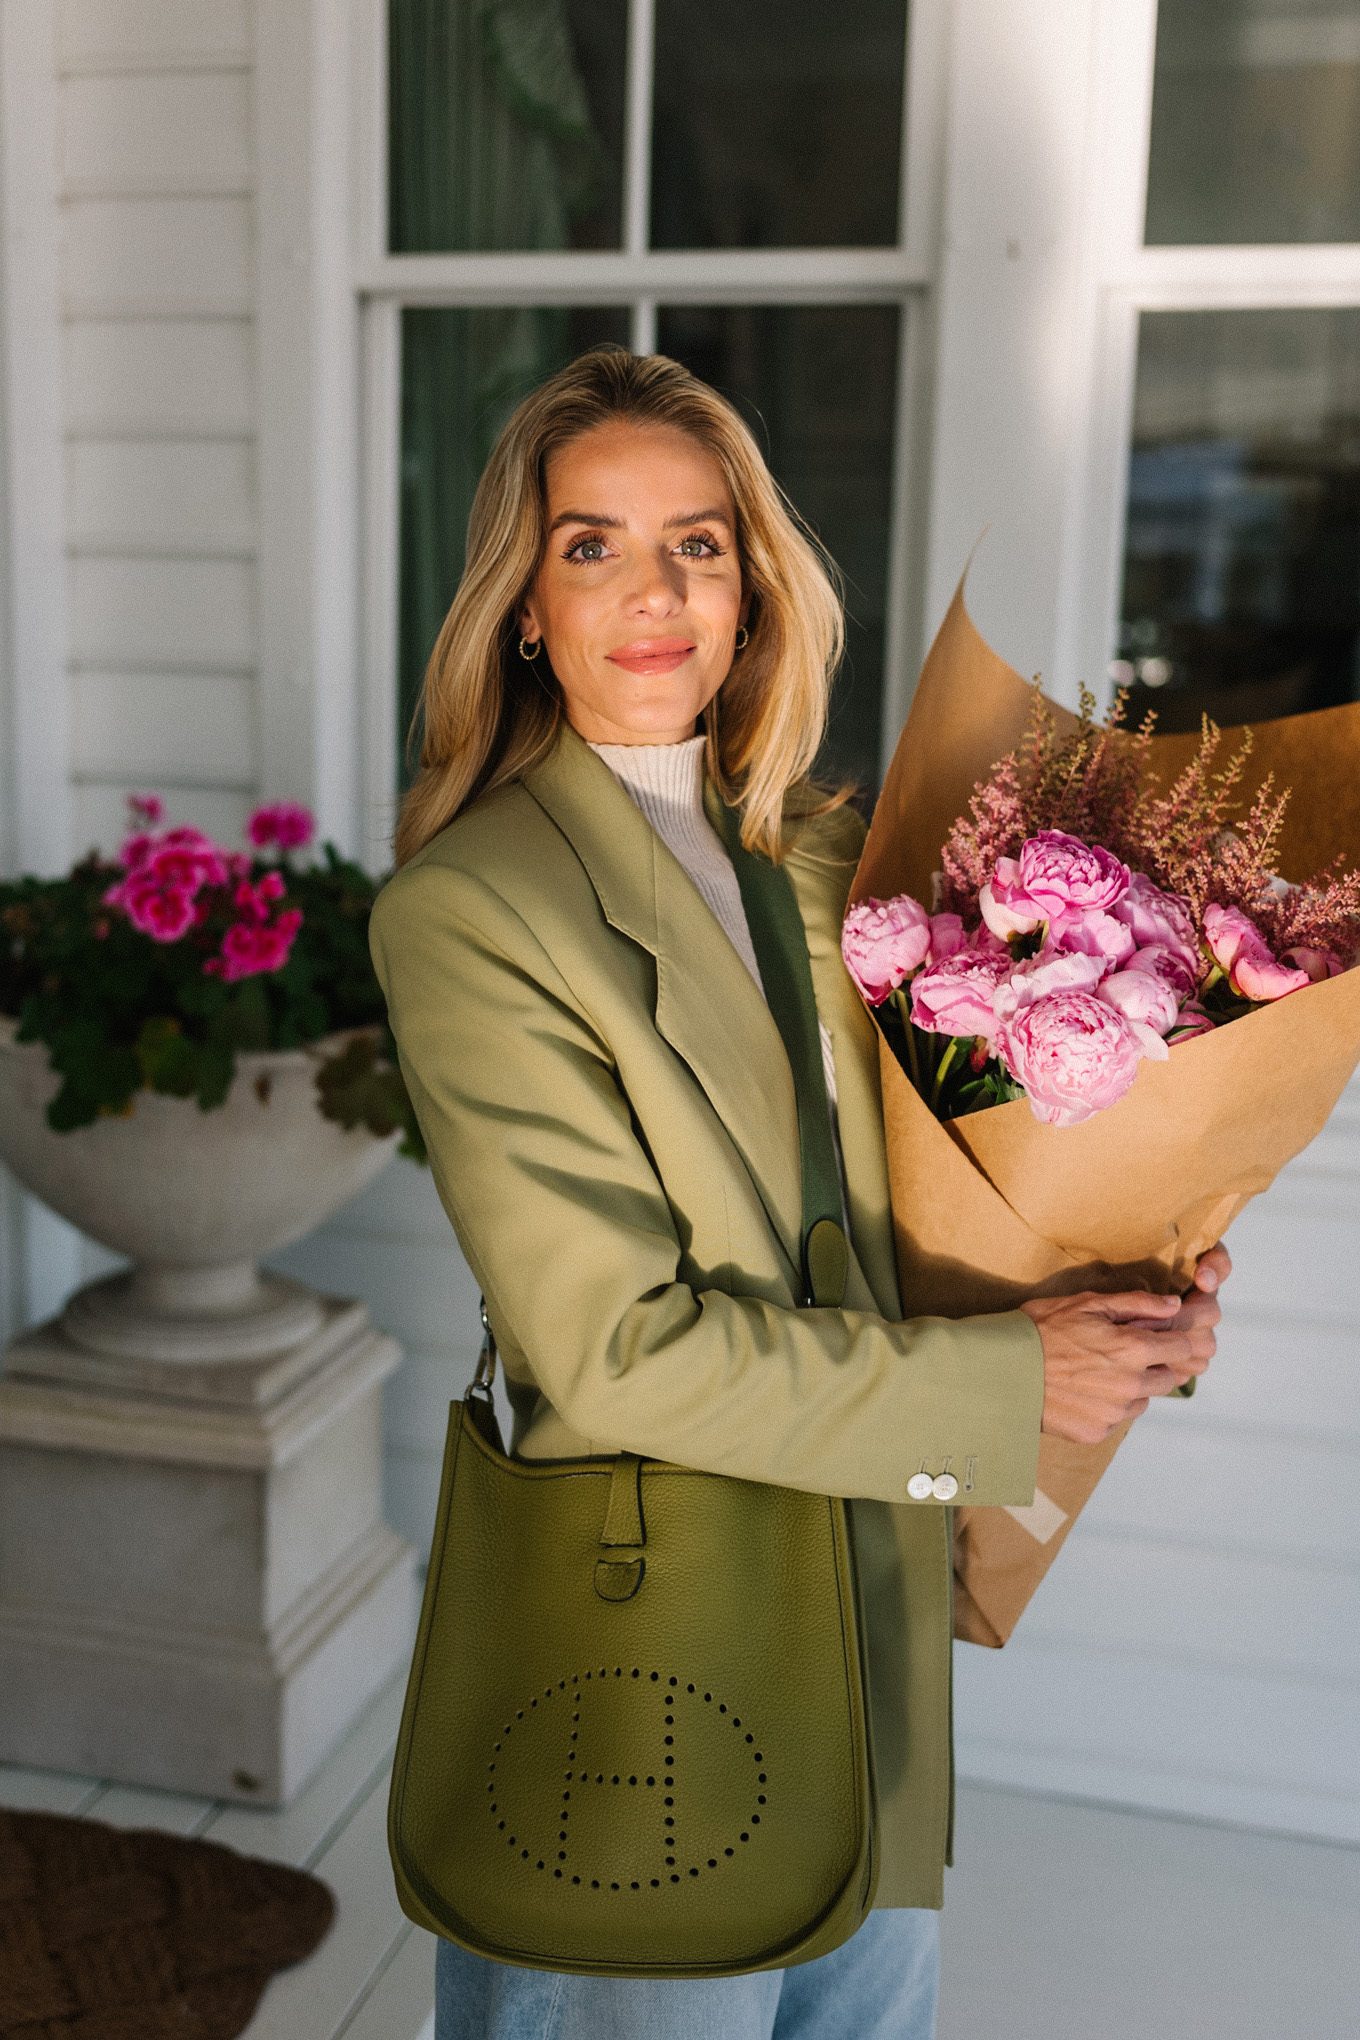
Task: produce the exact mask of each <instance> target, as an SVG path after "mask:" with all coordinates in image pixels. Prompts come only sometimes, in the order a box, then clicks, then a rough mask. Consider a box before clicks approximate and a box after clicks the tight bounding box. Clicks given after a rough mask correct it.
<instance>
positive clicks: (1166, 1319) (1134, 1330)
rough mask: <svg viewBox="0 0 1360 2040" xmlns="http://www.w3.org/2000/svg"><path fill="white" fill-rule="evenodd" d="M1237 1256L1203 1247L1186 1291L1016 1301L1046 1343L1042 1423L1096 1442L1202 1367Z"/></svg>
mask: <svg viewBox="0 0 1360 2040" xmlns="http://www.w3.org/2000/svg"><path fill="white" fill-rule="evenodd" d="M1231 1268H1232V1262H1231V1261H1230V1259H1229V1258H1228V1251H1227V1248H1226V1247H1224V1246H1222V1245H1221V1244H1220V1245H1218V1246H1215V1247H1211V1248H1210V1249H1209V1251H1208V1253H1207V1254H1203V1255H1201V1257H1200V1259H1199V1261H1198V1263H1197V1264H1196V1267H1195V1276H1194V1281H1193V1282H1192V1283H1191V1285H1190V1288H1189V1289H1188V1290H1187V1291H1186V1293H1185V1295H1184V1297H1177V1296H1156V1295H1153V1294H1152V1293H1151V1292H1149V1291H1147V1290H1142V1289H1132V1290H1125V1291H1121V1292H1118V1293H1116V1294H1113V1295H1106V1294H1103V1293H1101V1292H1100V1291H1098V1290H1081V1291H1079V1292H1078V1294H1077V1295H1075V1296H1040V1297H1033V1298H1031V1299H1030V1301H1029V1302H1028V1303H1022V1304H1021V1305H1020V1308H1021V1310H1023V1311H1024V1312H1026V1314H1027V1315H1028V1316H1029V1317H1031V1318H1033V1320H1034V1322H1035V1324H1036V1325H1037V1327H1038V1329H1039V1336H1040V1338H1041V1339H1042V1341H1043V1348H1044V1414H1043V1420H1042V1424H1041V1426H1040V1428H1041V1429H1042V1430H1044V1431H1047V1432H1049V1433H1051V1435H1052V1436H1054V1437H1057V1438H1066V1439H1068V1440H1069V1441H1070V1442H1071V1443H1072V1444H1074V1445H1098V1444H1100V1443H1101V1441H1102V1440H1103V1439H1105V1438H1108V1437H1109V1435H1110V1433H1111V1431H1113V1430H1114V1429H1115V1427H1116V1426H1117V1425H1119V1424H1122V1423H1123V1422H1124V1419H1125V1418H1126V1417H1138V1416H1141V1415H1142V1413H1143V1411H1144V1410H1145V1409H1146V1408H1147V1406H1148V1404H1149V1402H1150V1401H1151V1400H1152V1397H1153V1396H1154V1395H1170V1393H1171V1391H1172V1390H1173V1389H1175V1388H1179V1387H1180V1386H1181V1384H1182V1382H1185V1381H1188V1380H1189V1379H1190V1378H1191V1376H1192V1375H1196V1374H1202V1373H1203V1372H1204V1370H1205V1368H1206V1367H1207V1366H1208V1365H1209V1362H1210V1360H1211V1359H1212V1358H1213V1356H1214V1353H1215V1350H1216V1348H1217V1339H1216V1337H1215V1333H1214V1327H1215V1326H1216V1325H1217V1324H1218V1322H1219V1319H1220V1318H1221V1317H1222V1314H1223V1313H1222V1310H1221V1308H1220V1306H1219V1303H1218V1297H1217V1294H1216V1292H1217V1290H1218V1287H1219V1285H1220V1283H1222V1282H1223V1281H1224V1280H1225V1279H1226V1278H1227V1276H1228V1274H1229V1272H1230V1271H1231Z"/></svg>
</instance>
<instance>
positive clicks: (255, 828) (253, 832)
mask: <svg viewBox="0 0 1360 2040" xmlns="http://www.w3.org/2000/svg"><path fill="white" fill-rule="evenodd" d="M315 827H316V821H315V817H314V816H313V814H312V811H311V809H310V808H306V807H303V806H302V805H301V804H300V803H299V802H297V801H291V800H280V801H275V802H273V803H272V804H271V805H269V806H266V807H257V808H255V809H253V810H252V812H251V814H250V816H249V817H248V819H247V821H246V834H247V836H248V837H249V838H250V841H251V842H252V843H254V844H255V845H256V846H257V847H258V848H259V849H265V848H266V847H267V846H268V845H269V844H271V843H272V844H274V845H275V846H276V847H277V848H278V849H280V850H298V849H301V847H302V845H303V844H304V843H310V842H311V840H312V833H313V831H314V829H315Z"/></svg>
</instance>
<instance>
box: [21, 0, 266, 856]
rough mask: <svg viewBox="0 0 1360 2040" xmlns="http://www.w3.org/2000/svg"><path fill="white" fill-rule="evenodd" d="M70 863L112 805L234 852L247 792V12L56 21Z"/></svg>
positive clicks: (250, 748)
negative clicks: (155, 793) (148, 812)
mask: <svg viewBox="0 0 1360 2040" xmlns="http://www.w3.org/2000/svg"><path fill="white" fill-rule="evenodd" d="M56 61H57V75H58V85H57V101H56V121H57V174H58V208H59V276H60V318H61V341H62V362H63V400H64V414H65V415H64V454H65V490H66V557H67V569H68V584H67V634H68V669H69V675H70V712H71V723H70V727H71V754H70V776H71V784H72V803H71V807H72V835H73V842H72V849H73V850H74V851H77V852H78V851H81V850H83V849H85V848H86V847H87V846H88V845H89V844H91V843H98V844H100V845H101V846H102V847H104V848H106V849H107V848H110V847H112V845H113V844H115V843H116V842H117V840H118V838H119V835H120V834H121V832H122V829H123V826H124V817H125V808H124V801H125V797H126V795H127V793H128V791H129V790H130V789H133V788H141V787H155V788H158V789H159V790H161V791H162V792H163V793H164V795H165V797H166V800H167V804H168V807H169V810H170V813H171V815H172V816H173V818H174V819H175V820H182V821H189V822H195V823H197V824H199V825H200V826H202V827H204V828H208V829H211V830H214V831H217V832H219V833H221V834H222V835H224V836H225V837H226V838H227V839H228V840H231V841H235V840H237V839H238V837H239V831H240V828H241V825H242V822H243V821H244V818H245V814H246V812H247V809H248V806H249V803H250V799H251V795H252V793H253V791H254V788H255V785H256V782H257V780H258V777H259V758H258V737H257V730H256V724H257V702H256V547H257V491H256V484H255V472H256V429H257V424H256V401H255V390H256V380H257V378H256V370H255V360H254V309H255V306H254V242H255V216H254V215H255V178H254V156H255V145H254V133H253V113H252V83H253V80H252V21H251V11H250V8H249V6H248V5H247V4H246V0H61V4H60V6H59V8H58V10H57V37H56Z"/></svg>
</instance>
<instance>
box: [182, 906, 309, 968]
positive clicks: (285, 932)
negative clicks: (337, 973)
mask: <svg viewBox="0 0 1360 2040" xmlns="http://www.w3.org/2000/svg"><path fill="white" fill-rule="evenodd" d="M301 926H302V912H301V909H300V908H298V907H289V908H288V909H287V910H286V911H285V912H284V913H282V914H280V915H279V917H278V919H277V920H276V921H274V922H272V923H268V924H266V923H262V922H260V921H256V920H254V919H251V920H245V921H233V923H232V925H231V926H230V928H228V930H227V932H226V934H225V935H224V936H223V937H222V951H221V954H220V955H219V956H210V957H209V958H208V960H207V962H206V963H205V964H204V966H203V969H204V971H205V972H206V973H207V975H208V976H209V977H220V978H222V979H223V980H224V981H225V982H226V983H228V984H230V983H233V982H235V980H236V979H238V978H243V977H256V976H258V975H259V974H260V973H261V972H264V971H271V970H281V969H282V968H283V966H284V964H285V963H287V961H288V954H289V951H290V950H291V949H292V946H293V941H294V938H295V937H296V935H297V931H298V929H299V928H300V927H301Z"/></svg>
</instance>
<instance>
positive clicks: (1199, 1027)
mask: <svg viewBox="0 0 1360 2040" xmlns="http://www.w3.org/2000/svg"><path fill="white" fill-rule="evenodd" d="M1217 1024H1218V1023H1217V1021H1215V1020H1213V1019H1211V1017H1210V1016H1209V1014H1208V1013H1206V1012H1205V1010H1204V1008H1203V1006H1201V1005H1200V1003H1199V1001H1198V999H1188V1000H1187V1001H1186V1003H1185V1005H1183V1006H1182V1007H1181V1010H1180V1013H1179V1015H1178V1017H1177V1020H1176V1024H1175V1026H1174V1027H1173V1028H1172V1029H1171V1032H1170V1033H1169V1034H1168V1035H1167V1037H1166V1038H1167V1040H1168V1041H1170V1042H1177V1041H1189V1040H1190V1038H1191V1036H1192V1035H1195V1034H1212V1033H1213V1031H1214V1028H1215V1027H1216V1026H1217Z"/></svg>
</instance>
